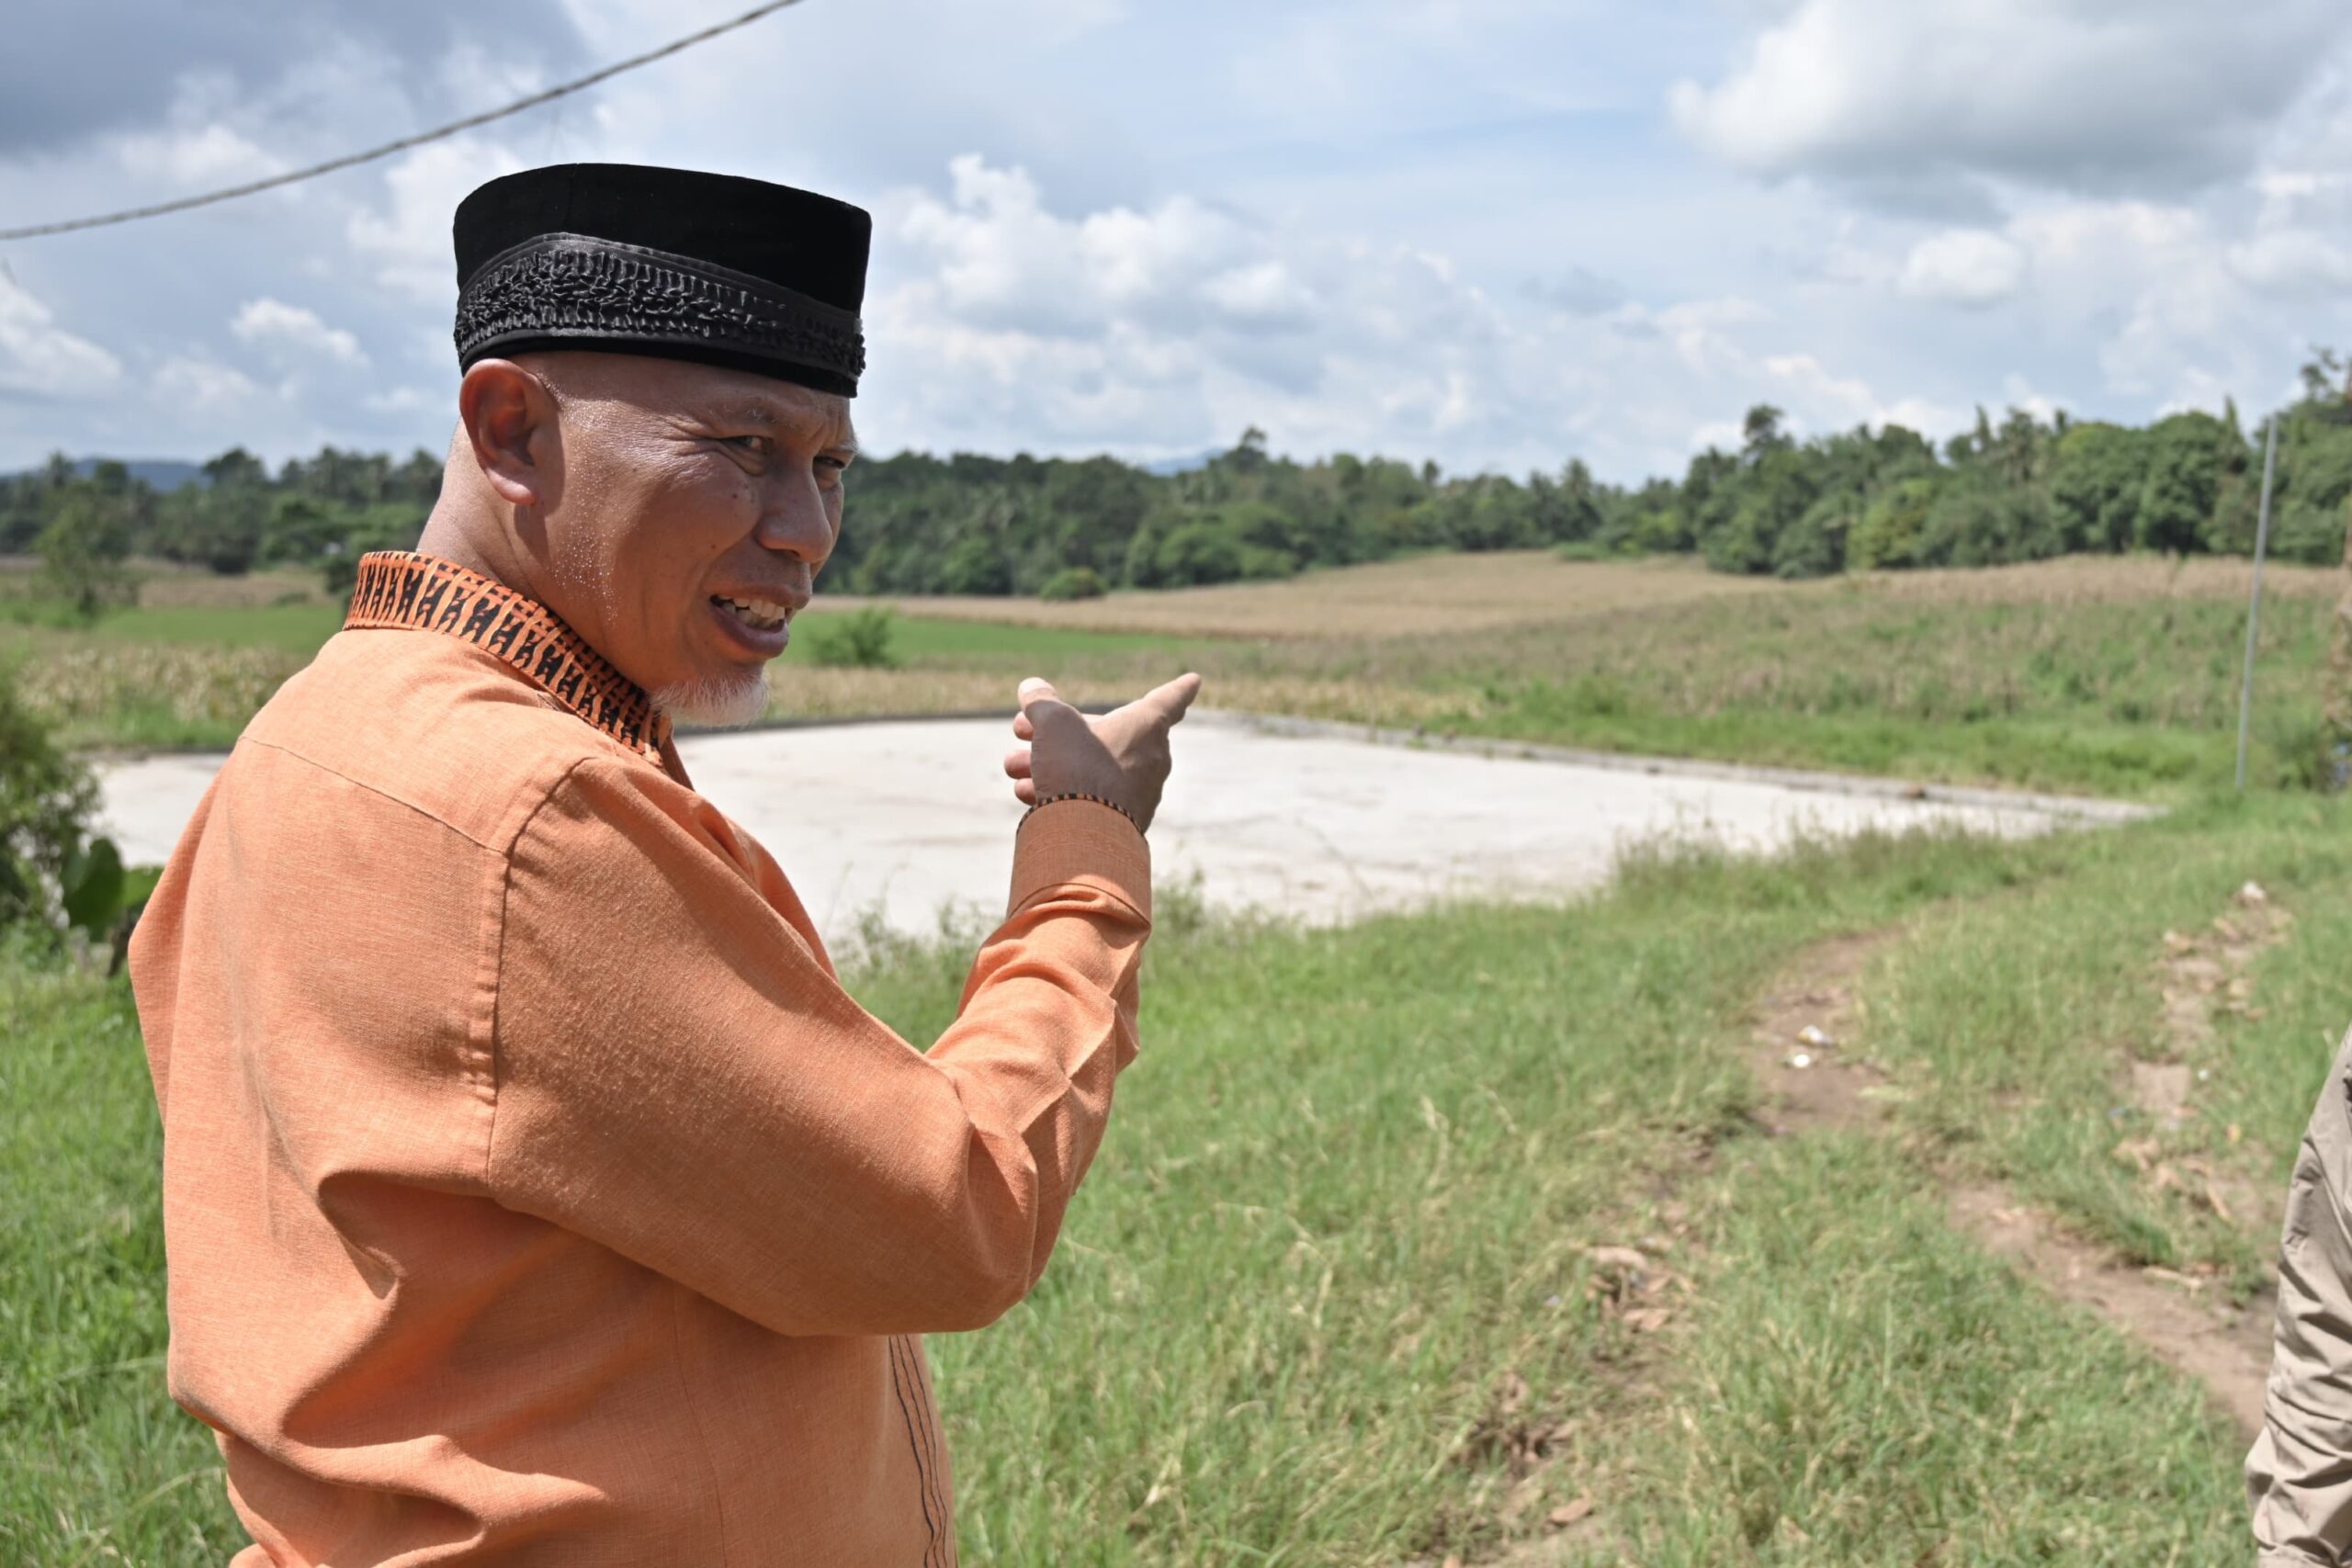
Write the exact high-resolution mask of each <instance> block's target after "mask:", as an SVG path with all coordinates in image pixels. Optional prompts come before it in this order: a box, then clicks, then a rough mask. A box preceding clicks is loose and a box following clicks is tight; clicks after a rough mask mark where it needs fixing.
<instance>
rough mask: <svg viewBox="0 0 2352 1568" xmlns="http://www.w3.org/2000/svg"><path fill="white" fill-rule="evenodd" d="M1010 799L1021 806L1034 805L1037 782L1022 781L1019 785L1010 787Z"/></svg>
mask: <svg viewBox="0 0 2352 1568" xmlns="http://www.w3.org/2000/svg"><path fill="white" fill-rule="evenodd" d="M1012 798H1013V799H1015V800H1017V801H1019V802H1020V803H1021V804H1022V805H1023V806H1035V805H1036V804H1037V781H1036V780H1035V779H1023V780H1022V781H1021V782H1020V783H1019V784H1014V785H1013V786H1012Z"/></svg>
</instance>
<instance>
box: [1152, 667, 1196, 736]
mask: <svg viewBox="0 0 2352 1568" xmlns="http://www.w3.org/2000/svg"><path fill="white" fill-rule="evenodd" d="M1200 694H1201V677H1200V675H1199V674H1198V673H1197V672H1196V671H1190V670H1188V671H1185V672H1184V673H1183V674H1182V675H1179V676H1177V677H1176V679H1174V680H1173V681H1170V682H1165V683H1164V684H1161V685H1158V686H1154V687H1153V688H1152V689H1151V690H1150V691H1148V692H1146V693H1145V694H1143V700H1144V701H1145V702H1147V703H1149V704H1150V705H1152V706H1153V707H1155V708H1157V709H1158V710H1159V713H1160V715H1161V716H1162V717H1163V718H1164V719H1166V721H1167V722H1168V723H1170V724H1174V723H1175V722H1176V721H1177V720H1178V719H1180V718H1182V717H1183V716H1184V710H1185V709H1186V708H1189V707H1191V706H1192V705H1193V698H1194V697H1197V696H1199V695H1200Z"/></svg>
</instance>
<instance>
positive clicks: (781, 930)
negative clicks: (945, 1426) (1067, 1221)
mask: <svg viewBox="0 0 2352 1568" xmlns="http://www.w3.org/2000/svg"><path fill="white" fill-rule="evenodd" d="M823 811H824V802H822V801H815V800H812V801H810V802H809V812H810V819H811V821H812V822H820V821H821V820H822V817H823ZM1149 881H1150V869H1149V862H1148V856H1147V854H1146V852H1145V847H1144V843H1143V840H1142V837H1141V835H1139V834H1138V833H1137V832H1136V830H1135V829H1134V828H1133V826H1131V825H1130V824H1129V823H1128V822H1127V821H1126V820H1125V818H1122V817H1121V816H1119V815H1118V814H1117V813H1116V812H1114V811H1112V810H1109V809H1107V808H1105V807H1099V806H1095V805H1091V804H1089V803H1086V802H1078V801H1074V802H1069V803H1065V804H1057V805H1055V806H1051V807H1046V808H1045V809H1043V810H1041V811H1039V812H1037V813H1036V814H1035V816H1033V817H1032V818H1028V819H1027V821H1026V822H1025V823H1024V825H1023V827H1022V829H1020V831H1019V833H1018V835H1017V838H1016V840H1015V845H1014V848H1013V852H1012V898H1011V904H1010V909H1009V913H1008V915H1007V917H1006V919H1005V921H1004V923H1003V924H1002V925H1001V926H1000V927H999V928H998V929H997V931H996V932H995V934H994V935H992V936H990V937H989V940H988V942H987V943H986V945H984V946H983V947H982V948H981V950H980V953H979V956H978V961H977V962H976V963H975V964H974V965H973V967H972V971H971V976H970V978H969V980H968V981H967V983H966V985H965V987H964V994H963V1001H962V1005H961V1009H960V1011H959V1013H958V1016H957V1018H956V1022H955V1024H954V1026H953V1027H951V1028H950V1029H949V1030H948V1032H947V1033H946V1034H945V1035H944V1037H943V1038H942V1039H941V1040H940V1041H939V1042H938V1043H936V1044H934V1045H933V1046H932V1048H931V1049H930V1050H929V1051H928V1052H922V1051H917V1050H916V1049H914V1048H913V1047H911V1046H910V1045H909V1044H908V1043H906V1042H905V1041H903V1040H901V1039H900V1038H899V1037H898V1036H897V1035H896V1034H894V1033H892V1032H890V1031H889V1030H888V1028H886V1027H885V1026H884V1025H883V1024H882V1023H880V1022H879V1021H876V1019H874V1018H873V1017H871V1016H870V1015H869V1014H867V1013H866V1012H865V1010H862V1009H861V1008H859V1006H858V1005H857V1004H856V1003H855V1002H854V1001H853V1000H852V999H851V998H850V997H849V995H848V993H847V992H845V991H843V990H842V987H841V985H840V984H839V982H838V981H837V980H836V978H835V976H834V973H833V969H832V965H831V963H830V962H829V961H828V959H827V957H826V954H825V950H824V946H823V944H822V943H821V942H820V941H819V940H818V936H817V932H816V931H815V930H814V928H813V927H812V926H811V925H810V923H809V917H808V915H807V913H806V911H804V910H803V908H801V905H800V901H799V899H798V898H797V897H795V896H794V894H793V891H792V887H791V885H790V884H789V883H788V882H786V879H785V876H784V874H783V873H782V872H781V871H779V870H778V869H777V866H776V863H775V861H774V860H772V859H771V858H770V857H769V856H768V854H767V852H765V851H763V849H761V847H760V846H759V845H758V844H756V843H754V842H753V841H752V840H751V839H750V838H749V837H748V836H747V835H746V834H745V833H744V832H743V831H742V830H741V829H739V828H737V827H736V826H735V825H734V824H733V823H732V822H731V821H729V819H728V818H726V817H724V816H722V815H721V814H720V813H719V812H718V810H717V809H716V808H715V807H712V806H711V805H710V803H709V802H707V801H706V800H704V799H703V798H702V796H700V795H697V794H695V791H694V789H693V787H692V786H691V785H690V784H689V783H688V782H687V780H686V779H685V777H684V772H683V769H681V768H680V766H679V764H678V762H677V758H676V752H675V750H674V748H673V747H672V746H670V744H669V739H668V733H667V728H666V726H665V725H664V724H663V722H662V720H661V719H660V718H659V716H656V715H655V714H654V713H653V712H652V710H651V708H650V705H649V704H648V702H647V700H646V698H645V696H644V694H642V693H641V692H639V690H638V689H637V688H636V687H634V686H633V685H631V684H630V683H629V682H628V681H627V680H625V679H624V678H622V677H621V676H620V675H619V674H618V673H617V672H616V671H614V670H613V669H612V667H611V666H610V665H608V664H606V663H605V661H604V660H602V659H600V658H599V657H598V656H597V655H596V654H595V652H594V650H593V649H590V648H588V647H587V646H586V644H585V643H583V642H582V640H581V639H580V638H579V637H577V636H576V635H575V634H573V633H572V632H571V630H570V629H569V628H567V627H566V626H564V625H563V624H562V623H561V622H560V621H559V620H557V619H556V618H555V617H554V616H553V615H551V614H549V613H548V611H546V610H545V609H543V608H542V607H540V606H538V605H537V604H532V603H531V602H529V601H528V600H526V599H524V598H522V597H521V596H520V595H518V594H516V593H514V592H511V591H509V590H506V589H504V588H503V587H501V586H499V585H497V584H495V583H493V582H491V581H488V580H486V579H483V578H481V577H478V576H476V575H474V574H473V573H470V572H468V571H465V570H462V569H459V568H458V567H455V566H453V565H451V564H450V563H448V562H446V561H437V560H433V559H431V558H425V557H420V556H407V555H375V556H370V557H368V558H366V560H365V562H364V563H363V569H362V570H361V573H360V580H359V587H358V592H357V593H356V597H355V599H354V602H353V607H352V612H351V615H350V617H349V619H348V620H347V622H346V623H345V630H344V631H343V632H342V633H341V634H339V635H338V636H336V637H334V638H333V639H332V640H330V641H329V642H328V643H327V645H326V646H325V648H324V649H322V650H321V651H320V654H319V656H318V658H317V660H315V661H313V662H312V663H311V666H310V667H309V668H308V669H306V670H304V671H302V672H301V673H300V674H299V675H296V676H295V677H294V678H293V679H292V680H291V681H288V682H287V683H286V685H285V687H284V688H283V689H282V690H281V691H280V692H279V693H278V694H277V696H276V697H274V698H273V699H272V700H271V701H270V703H269V705H268V706H267V707H266V708H264V709H263V710H262V712H261V713H260V714H259V715H258V716H256V717H255V718H254V721H253V723H252V724H251V725H250V726H248V727H247V728H246V729H245V732H244V734H243V737H242V738H241V739H239V740H238V742H237V746H236V749H235V750H234V751H233V752H232V754H231V756H230V758H229V761H228V762H227V764H226V765H225V766H224V767H223V768H222V769H221V771H220V776H219V778H218V779H216V780H215V781H214V783H213V784H212V786H211V788H210V790H209V792H208V793H207V795H205V797H204V802H203V805H202V806H201V807H199V808H198V811H197V814H196V817H195V819H194V820H193V821H191V822H190V823H189V824H188V827H187V833H186V834H185V836H184V837H183V838H182V839H181V840H180V842H179V846H178V848H177V850H176V851H175V852H174V854H173V856H172V859H171V863H170V866H169V869H168V870H167V871H166V872H165V873H164V880H163V883H162V885H161V886H159V887H158V888H157V889H156V891H155V895H154V897H153V900H152V901H151V902H150V903H149V905H148V907H147V911H146V914H145V917H144V918H143V919H141V922H140V924H139V928H138V932H137V935H136V936H135V937H134V939H133V941H132V942H131V949H130V965H131V980H132V984H133V987H134V988H135V991H136V995H137V998H138V1003H139V1013H140V1021H141V1025H142V1027H143V1029H144V1031H145V1033H146V1041H147V1052H148V1058H149V1065H150V1067H151V1069H152V1071H153V1076H154V1081H155V1094H156V1099H157V1100H158V1102H159V1103H160V1105H161V1107H162V1110H163V1120H164V1241H165V1245H166V1248H167V1251H168V1256H169V1264H170V1297H169V1303H170V1314H171V1330H172V1333H171V1353H170V1358H169V1377H170V1385H171V1390H172V1394H173V1397H174V1398H175V1399H177V1400H178V1401H179V1402H180V1404H183V1405H185V1406H186V1407H187V1409H188V1410H189V1411H190V1412H192V1413H193V1414H194V1415H196V1416H198V1418H200V1419H201V1420H203V1421H204V1422H205V1423H206V1424H207V1425H209V1426H210V1427H213V1428H214V1430H215V1431H216V1432H217V1433H218V1434H219V1438H220V1451H221V1453H222V1455H223V1456H224V1458H225V1460H226V1463H227V1469H228V1481H229V1491H230V1495H231V1498H232V1502H233V1503H234V1505H235V1506H236V1509H237V1512H238V1514H239V1516H240V1517H242V1518H243V1521H244V1523H245V1525H246V1527H247V1528H248V1529H250V1530H251V1531H252V1533H253V1536H254V1542H255V1544H254V1546H252V1547H250V1548H248V1549H246V1550H245V1551H243V1552H241V1553H239V1555H238V1556H237V1558H236V1559H235V1564H236V1568H261V1565H263V1564H291V1563H301V1564H313V1563H332V1564H334V1565H335V1568H359V1565H361V1564H390V1563H399V1564H402V1565H411V1564H424V1563H443V1562H466V1563H496V1564H502V1565H505V1564H549V1565H553V1564H561V1565H563V1568H593V1565H597V1564H629V1565H631V1568H642V1565H646V1564H652V1563H695V1564H706V1563H707V1564H726V1565H742V1568H748V1565H752V1564H794V1565H826V1568H863V1565H865V1564H876V1565H879V1564H886V1563H887V1564H891V1565H893V1568H937V1565H946V1564H952V1563H953V1562H955V1557H956V1549H955V1537H954V1531H953V1526H952V1513H953V1502H954V1497H953V1486H952V1483H951V1481H950V1477H949V1470H948V1461H947V1454H946V1450H945V1448H944V1444H943V1443H942V1440H941V1433H940V1426H939V1421H938V1418H937V1416H936V1413H935V1406H934V1404H933V1391H932V1383H931V1379H930V1374H929V1370H928V1367H927V1365H926V1362H925V1358H924V1354H923V1348H922V1340H921V1339H920V1338H918V1337H917V1336H919V1335H921V1334H922V1333H925V1332H927V1331H934V1330H955V1329H968V1328H977V1327H978V1326H980V1325H983V1324H986V1323H989V1321H991V1320H992V1319H994V1318H996V1317H997V1316H998V1315H999V1314H1001V1313H1003V1312H1004V1311H1005V1310H1006V1309H1007V1308H1008V1307H1010V1306H1011V1305H1012V1303H1015V1302H1017V1301H1019V1300H1020V1299H1021V1297H1022V1296H1023V1293H1025V1292H1027V1291H1028V1290H1029V1289H1030V1287H1031V1286H1032V1285H1034V1284H1035V1282H1036V1280H1037V1278H1038V1275H1039V1274H1040V1272H1041V1271H1042V1270H1043V1269H1044V1268H1045V1266H1046V1257H1047V1255H1048V1254H1049V1253H1050V1252H1051V1251H1052V1248H1053V1244H1054V1237H1055V1234H1056V1232H1057V1229H1058V1227H1059V1225H1060V1223H1061V1218H1062V1213H1063V1209H1064V1206H1065V1205H1066V1204H1067V1203H1068V1202H1069V1197H1070V1194H1071V1192H1072V1190H1074V1189H1075V1188H1076V1187H1077V1185H1078V1183H1079V1180H1080V1178H1081V1177H1082V1176H1083V1175H1084V1174H1085V1171H1086V1168H1087V1165H1088V1162H1089V1160H1090V1159H1091V1157H1092V1156H1093V1154H1094V1151H1095V1148H1096V1145H1097V1144H1098V1143H1099V1141H1100V1140H1101V1138H1102V1135H1103V1123H1104V1121H1105V1119H1106V1117H1107V1115H1108V1113H1109V1111H1110V1105H1111V1086H1112V1079H1113V1077H1114V1075H1115V1074H1116V1073H1117V1071H1118V1070H1119V1069H1120V1068H1121V1067H1123V1066H1125V1065H1126V1064H1127V1063H1128V1062H1129V1061H1131V1060H1132V1059H1133V1057H1134V1055H1135V1052H1136V964H1137V963H1138V960H1139V958H1140V956H1141V953H1142V948H1143V943H1144V939H1145V936H1146V933H1147V931H1148V929H1149V918H1148V906H1149Z"/></svg>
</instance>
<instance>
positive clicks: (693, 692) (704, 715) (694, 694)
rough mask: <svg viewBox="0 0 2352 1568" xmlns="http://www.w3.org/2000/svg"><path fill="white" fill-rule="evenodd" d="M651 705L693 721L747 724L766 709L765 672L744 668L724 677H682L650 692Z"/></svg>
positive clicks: (674, 716) (697, 722) (725, 724)
mask: <svg viewBox="0 0 2352 1568" xmlns="http://www.w3.org/2000/svg"><path fill="white" fill-rule="evenodd" d="M653 705H654V707H655V708H656V709H657V710H658V711H660V712H662V713H665V714H668V715H669V716H671V717H672V718H673V719H685V720H687V721H688V722H690V723H694V724H707V725H721V726H731V725H738V724H750V723H752V721H753V720H755V719H757V718H758V717H759V716H761V715H762V714H764V713H765V712H767V711H768V682H767V673H766V671H761V670H746V671H743V673H741V675H737V676H734V677H731V678H729V679H728V680H725V681H682V682H679V683H678V684H676V685H674V686H664V687H662V689H661V690H660V691H658V692H656V693H654V694H653Z"/></svg>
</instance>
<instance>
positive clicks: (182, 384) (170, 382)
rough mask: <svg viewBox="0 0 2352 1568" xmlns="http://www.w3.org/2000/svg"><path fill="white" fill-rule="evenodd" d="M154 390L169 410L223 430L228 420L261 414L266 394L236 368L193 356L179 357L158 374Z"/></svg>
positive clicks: (174, 358) (170, 360) (176, 356)
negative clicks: (256, 406)
mask: <svg viewBox="0 0 2352 1568" xmlns="http://www.w3.org/2000/svg"><path fill="white" fill-rule="evenodd" d="M154 390H155V394H156V397H157V399H158V400H159V401H161V402H162V403H163V404H164V405H165V406H166V407H168V408H171V409H174V410H175V411H178V412H183V413H185V414H187V415H191V416H193V417H194V418H195V419H196V420H197V421H198V423H202V424H205V425H208V426H216V427H217V426H219V425H220V424H221V423H223V422H224V420H230V419H234V418H238V417H243V416H246V415H251V414H254V413H256V412H259V411H258V410H257V409H256V408H255V405H256V404H257V403H258V402H259V401H260V400H261V398H262V395H263V394H262V390H261V389H260V388H259V387H257V386H255V385H254V382H253V378H251V377H248V376H247V375H246V374H245V373H244V372H243V371H242V370H239V369H237V368H236V367H234V366H230V365H222V364H220V363H218V362H216V361H213V360H209V359H201V358H198V357H196V356H194V355H173V356H172V357H171V358H169V359H167V360H165V361H164V363H163V365H162V367H159V368H158V369H157V370H156V372H155V378H154Z"/></svg>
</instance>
